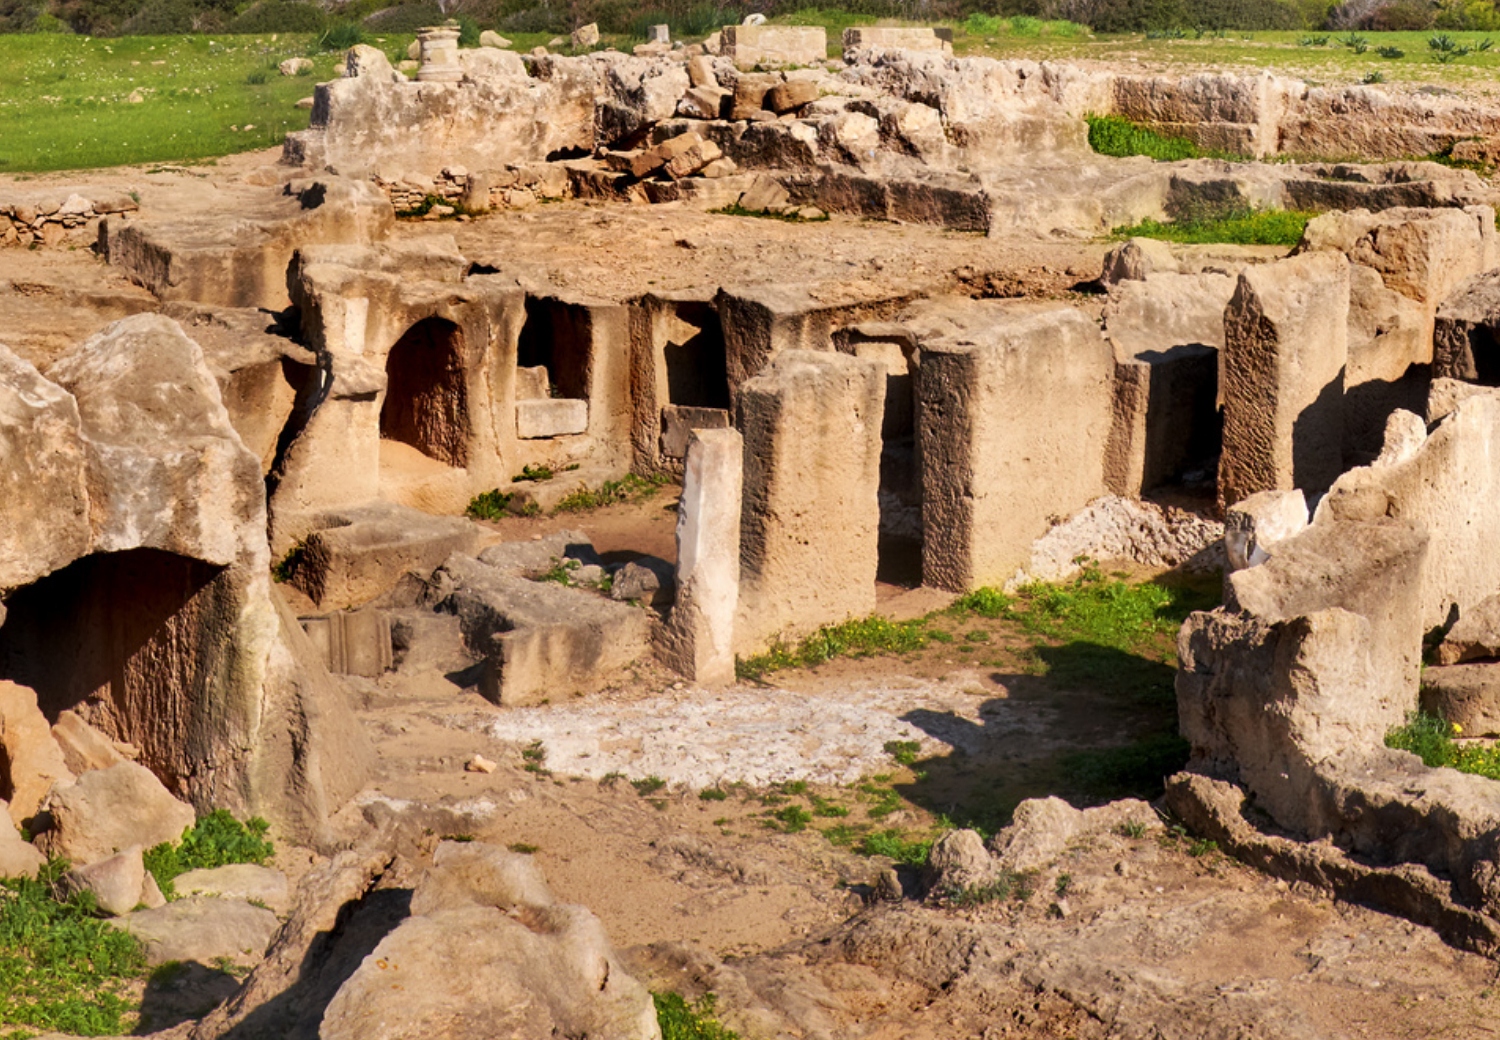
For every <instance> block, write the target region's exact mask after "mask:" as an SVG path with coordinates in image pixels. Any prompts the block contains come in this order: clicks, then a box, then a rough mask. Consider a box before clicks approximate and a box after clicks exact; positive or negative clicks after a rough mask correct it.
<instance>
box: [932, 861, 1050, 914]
mask: <svg viewBox="0 0 1500 1040" xmlns="http://www.w3.org/2000/svg"><path fill="white" fill-rule="evenodd" d="M1067 876H1068V875H1066V874H1064V875H1063V877H1067ZM1031 880H1032V879H1031V878H1029V877H1027V876H1026V875H1025V874H1017V873H1015V872H1014V871H1009V870H1004V871H1001V872H1000V874H999V876H998V877H996V878H995V879H994V880H993V881H987V882H985V883H984V884H980V885H970V886H968V887H967V888H951V889H949V890H948V891H946V892H943V893H941V895H940V898H941V899H942V901H943V902H944V903H945V904H947V905H948V906H952V907H957V908H959V909H968V908H971V907H976V906H986V905H988V904H990V903H1002V902H1005V901H1006V900H1008V899H1013V900H1015V901H1016V902H1017V903H1024V902H1026V901H1027V900H1028V899H1030V898H1031ZM1058 880H1059V881H1061V878H1059V879H1058ZM1066 889H1067V885H1066V884H1064V885H1063V886H1062V889H1061V890H1059V892H1058V896H1059V898H1061V896H1062V893H1063V891H1066Z"/></svg>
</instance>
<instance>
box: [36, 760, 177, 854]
mask: <svg viewBox="0 0 1500 1040" xmlns="http://www.w3.org/2000/svg"><path fill="white" fill-rule="evenodd" d="M42 811H43V812H45V813H47V814H48V817H49V821H48V827H47V829H46V830H45V831H43V832H42V833H41V834H39V835H38V836H37V845H38V846H39V847H40V848H41V849H42V850H43V851H44V852H46V853H47V854H48V855H52V856H65V857H67V858H68V859H69V860H71V861H72V862H74V863H80V864H86V863H97V862H98V861H99V860H102V859H105V858H107V857H109V856H112V855H114V854H115V853H116V852H120V851H122V850H124V849H128V848H130V847H131V846H132V845H141V846H144V847H145V848H150V847H152V846H153V845H159V844H161V843H162V842H175V841H178V840H179V839H181V837H182V832H183V831H185V830H187V829H188V828H189V827H191V826H192V825H193V822H194V815H193V810H192V807H191V806H188V805H184V804H183V803H182V802H179V801H178V800H177V799H176V798H173V797H172V795H171V794H170V793H169V792H168V791H167V789H166V788H165V787H163V786H162V785H161V781H160V780H158V779H156V777H154V776H152V775H151V771H150V770H149V769H146V768H145V767H144V766H140V765H137V764H136V763H134V762H121V763H119V764H118V765H114V766H110V767H109V768H108V769H96V770H94V771H93V772H90V773H84V774H83V776H81V777H79V778H78V782H77V783H74V784H70V785H68V786H66V787H57V788H54V789H53V790H52V793H51V794H49V795H48V796H47V798H46V800H45V801H44V802H43V803H42Z"/></svg>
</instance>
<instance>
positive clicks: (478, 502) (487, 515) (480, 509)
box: [464, 488, 515, 520]
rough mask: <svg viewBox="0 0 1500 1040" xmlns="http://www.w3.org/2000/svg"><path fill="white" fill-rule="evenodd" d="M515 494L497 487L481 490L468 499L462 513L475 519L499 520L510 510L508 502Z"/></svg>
mask: <svg viewBox="0 0 1500 1040" xmlns="http://www.w3.org/2000/svg"><path fill="white" fill-rule="evenodd" d="M514 497H515V495H514V494H513V493H512V492H509V491H501V490H500V489H499V488H491V489H490V490H488V491H481V492H480V493H479V494H477V495H475V496H474V497H473V498H472V499H471V500H470V501H469V505H468V508H466V509H465V510H464V515H465V516H468V517H471V518H473V519H475V520H499V519H501V518H502V517H504V516H506V515H507V514H508V513H509V511H510V502H511V499H512V498H514Z"/></svg>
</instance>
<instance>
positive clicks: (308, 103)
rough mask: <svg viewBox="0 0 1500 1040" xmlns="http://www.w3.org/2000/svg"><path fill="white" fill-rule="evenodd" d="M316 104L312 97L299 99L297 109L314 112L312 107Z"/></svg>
mask: <svg viewBox="0 0 1500 1040" xmlns="http://www.w3.org/2000/svg"><path fill="white" fill-rule="evenodd" d="M314 103H315V102H314V101H313V99H312V98H310V97H305V98H298V99H297V106H296V107H298V108H300V109H302V110H304V111H308V112H310V111H312V107H313V104H314Z"/></svg>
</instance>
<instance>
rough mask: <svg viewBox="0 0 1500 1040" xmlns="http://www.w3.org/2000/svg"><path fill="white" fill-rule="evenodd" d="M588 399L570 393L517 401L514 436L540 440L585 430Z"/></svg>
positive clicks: (587, 416)
mask: <svg viewBox="0 0 1500 1040" xmlns="http://www.w3.org/2000/svg"><path fill="white" fill-rule="evenodd" d="M588 428H589V403H588V402H587V401H583V400H579V399H577V398H572V397H552V398H539V399H533V400H518V401H517V402H516V436H517V437H519V438H521V439H522V440H542V439H545V438H548V437H566V436H569V435H571V434H575V433H587V432H588Z"/></svg>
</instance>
